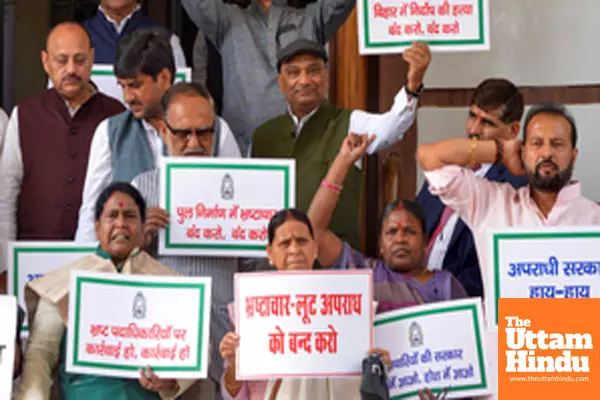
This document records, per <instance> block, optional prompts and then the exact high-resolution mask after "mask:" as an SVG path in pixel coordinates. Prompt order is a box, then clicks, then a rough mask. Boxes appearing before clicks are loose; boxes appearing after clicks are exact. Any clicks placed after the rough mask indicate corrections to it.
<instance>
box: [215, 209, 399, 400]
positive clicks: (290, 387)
mask: <svg viewBox="0 0 600 400" xmlns="http://www.w3.org/2000/svg"><path fill="white" fill-rule="evenodd" d="M267 230H268V245H267V254H268V257H269V262H270V263H271V265H273V266H274V267H275V268H277V270H279V271H303V270H311V269H312V267H313V264H314V262H315V260H316V258H317V254H318V253H319V252H320V251H321V249H320V247H319V246H318V243H317V241H316V240H315V233H314V231H313V228H312V225H311V223H310V220H309V219H308V217H307V216H306V214H305V213H303V212H301V211H298V210H296V209H285V210H281V211H279V212H278V213H277V214H275V215H274V216H273V217H272V218H271V220H270V221H269V225H268V229H267ZM230 314H233V313H232V309H231V310H230ZM231 317H232V320H233V315H231ZM239 340H240V337H239V336H238V335H237V334H236V333H235V332H233V331H232V332H229V333H227V335H225V337H224V338H223V340H222V341H221V344H220V353H221V356H222V357H223V359H224V360H225V373H224V374H223V378H222V387H221V390H222V394H223V398H224V399H236V400H251V399H263V398H264V399H276V398H279V399H297V400H334V399H339V400H346V399H359V398H360V383H361V381H360V379H359V378H341V377H338V378H333V379H330V378H312V379H304V378H296V379H293V378H289V379H288V378H285V379H276V380H271V381H238V380H237V379H236V362H235V355H236V352H237V348H238V346H239ZM369 354H378V355H379V357H380V358H381V360H382V361H383V362H384V363H385V364H386V365H387V366H388V368H390V367H391V359H390V354H389V352H387V351H386V350H383V349H378V348H373V349H370V350H369Z"/></svg>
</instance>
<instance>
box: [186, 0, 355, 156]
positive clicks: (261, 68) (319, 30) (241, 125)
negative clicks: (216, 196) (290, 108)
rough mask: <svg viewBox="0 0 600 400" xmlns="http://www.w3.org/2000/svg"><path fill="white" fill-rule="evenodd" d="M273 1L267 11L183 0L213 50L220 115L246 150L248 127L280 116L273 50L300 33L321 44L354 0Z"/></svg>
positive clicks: (281, 101) (253, 5)
mask: <svg viewBox="0 0 600 400" xmlns="http://www.w3.org/2000/svg"><path fill="white" fill-rule="evenodd" d="M281 3H282V2H281V1H279V2H276V1H273V3H272V5H271V8H270V9H269V12H268V13H267V12H266V11H265V9H264V8H263V7H262V6H261V5H260V4H259V2H258V1H256V0H254V1H252V3H251V4H250V5H249V6H248V7H246V8H242V7H239V6H238V5H236V4H226V3H225V2H224V1H215V0H183V1H182V4H183V6H184V7H185V9H186V11H187V13H188V15H189V16H190V18H191V19H192V20H193V21H194V22H195V23H196V25H197V26H198V27H201V28H202V30H203V31H204V33H205V34H206V37H207V38H208V40H210V41H211V42H212V43H213V44H214V45H215V47H216V48H217V49H218V50H219V52H220V54H221V58H222V65H223V118H225V119H226V120H227V122H229V124H230V125H231V129H232V130H233V132H234V133H235V135H236V137H237V139H238V143H239V144H240V150H241V151H242V153H243V154H247V151H248V148H249V146H250V140H251V139H252V132H253V131H254V130H255V129H256V128H258V127H259V126H260V125H261V124H263V123H264V122H266V121H268V120H270V119H272V118H275V117H277V116H278V115H281V114H283V113H284V112H285V110H286V102H285V98H284V97H283V94H282V93H281V91H280V90H279V86H278V84H277V52H278V51H279V50H280V49H282V48H283V47H285V46H286V45H288V44H289V43H291V42H292V41H293V40H295V39H297V38H300V37H304V38H309V39H313V40H315V41H317V42H319V43H321V44H322V45H325V44H326V43H327V42H328V41H329V39H331V38H332V37H333V36H334V35H335V33H336V32H337V30H338V28H339V27H340V26H341V25H342V24H343V23H344V21H346V18H348V16H349V15H350V13H351V12H352V10H353V9H354V5H355V3H356V0H317V1H315V2H313V3H310V4H308V5H307V6H306V7H304V8H302V9H296V8H292V7H286V6H282V5H281Z"/></svg>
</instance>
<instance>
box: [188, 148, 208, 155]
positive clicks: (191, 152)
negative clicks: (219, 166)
mask: <svg viewBox="0 0 600 400" xmlns="http://www.w3.org/2000/svg"><path fill="white" fill-rule="evenodd" d="M207 154H208V152H206V151H204V149H185V150H183V155H184V156H205V155H207Z"/></svg>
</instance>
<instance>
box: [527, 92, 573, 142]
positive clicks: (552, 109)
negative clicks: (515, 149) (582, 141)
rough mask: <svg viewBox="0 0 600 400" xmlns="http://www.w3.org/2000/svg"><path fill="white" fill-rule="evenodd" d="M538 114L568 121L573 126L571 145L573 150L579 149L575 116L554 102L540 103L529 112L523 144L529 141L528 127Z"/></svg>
mask: <svg viewBox="0 0 600 400" xmlns="http://www.w3.org/2000/svg"><path fill="white" fill-rule="evenodd" d="M538 114H552V115H558V116H561V117H563V118H564V119H566V120H567V122H568V123H569V125H571V145H572V146H573V148H575V147H577V125H576V124H575V118H573V115H572V114H571V113H570V112H569V110H568V109H567V107H565V106H564V105H562V104H559V103H552V102H544V103H538V104H536V105H534V106H532V107H531V108H530V109H529V111H527V115H526V116H525V121H524V122H523V142H526V141H527V126H528V125H529V123H530V122H531V120H532V119H533V117H535V116H536V115H538Z"/></svg>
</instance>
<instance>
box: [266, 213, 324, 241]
mask: <svg viewBox="0 0 600 400" xmlns="http://www.w3.org/2000/svg"><path fill="white" fill-rule="evenodd" d="M289 220H294V221H298V222H302V223H303V224H304V225H306V226H307V227H308V231H309V232H310V237H312V238H313V239H314V238H315V232H314V230H313V226H312V224H311V223H310V219H308V216H307V215H306V213H305V212H302V211H300V210H297V209H295V208H286V209H283V210H280V211H278V212H277V213H276V214H275V215H273V216H272V217H271V220H270V221H269V226H268V228H267V234H268V240H269V244H273V240H274V239H275V231H277V229H278V228H279V227H280V226H281V225H283V224H284V223H285V222H286V221H289Z"/></svg>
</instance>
